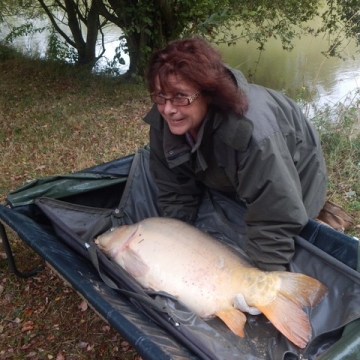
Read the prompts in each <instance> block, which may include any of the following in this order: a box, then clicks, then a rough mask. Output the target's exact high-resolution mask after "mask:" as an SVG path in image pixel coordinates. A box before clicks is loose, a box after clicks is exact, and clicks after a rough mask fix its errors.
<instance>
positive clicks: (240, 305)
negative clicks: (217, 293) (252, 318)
mask: <svg viewBox="0 0 360 360" xmlns="http://www.w3.org/2000/svg"><path fill="white" fill-rule="evenodd" d="M234 307H235V308H236V309H239V310H241V311H242V312H247V313H249V314H250V315H259V314H261V311H260V310H259V309H257V308H256V307H254V306H249V305H248V304H247V302H246V300H245V297H244V295H243V294H236V295H235V297H234Z"/></svg>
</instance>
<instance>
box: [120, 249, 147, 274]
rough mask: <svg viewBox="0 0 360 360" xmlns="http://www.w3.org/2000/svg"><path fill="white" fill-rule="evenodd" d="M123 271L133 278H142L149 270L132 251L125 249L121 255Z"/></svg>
mask: <svg viewBox="0 0 360 360" xmlns="http://www.w3.org/2000/svg"><path fill="white" fill-rule="evenodd" d="M122 256H123V260H124V269H125V270H126V271H127V272H128V273H129V274H130V275H132V276H134V277H140V276H144V275H145V274H146V273H147V272H148V271H149V270H150V269H149V267H148V266H147V265H146V264H145V263H144V262H143V260H142V259H141V257H140V256H139V255H138V254H137V253H136V252H135V251H134V250H132V249H127V250H126V251H124V252H123V254H122Z"/></svg>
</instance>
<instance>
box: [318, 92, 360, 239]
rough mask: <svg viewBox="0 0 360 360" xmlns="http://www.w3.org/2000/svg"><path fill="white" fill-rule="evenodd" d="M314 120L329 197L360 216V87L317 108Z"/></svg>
mask: <svg viewBox="0 0 360 360" xmlns="http://www.w3.org/2000/svg"><path fill="white" fill-rule="evenodd" d="M312 121H313V123H314V124H315V125H316V126H317V128H318V130H319V133H320V134H321V144H322V148H323V151H324V154H325V158H326V164H327V171H328V178H329V186H328V197H329V198H330V199H332V200H333V201H334V202H335V203H340V204H342V205H343V206H344V207H345V208H346V209H347V210H348V211H349V212H350V213H352V215H354V216H355V217H356V216H360V183H359V179H360V90H358V91H355V92H354V93H353V94H349V96H348V98H347V100H346V101H344V102H342V103H338V104H336V105H335V106H325V107H324V108H322V109H316V110H315V114H314V117H313V119H312ZM357 236H359V235H357Z"/></svg>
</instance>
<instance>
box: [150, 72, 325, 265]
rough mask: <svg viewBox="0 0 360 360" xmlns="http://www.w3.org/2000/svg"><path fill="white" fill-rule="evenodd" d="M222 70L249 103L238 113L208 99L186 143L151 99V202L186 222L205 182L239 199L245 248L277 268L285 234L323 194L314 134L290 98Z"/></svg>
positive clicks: (285, 248)
mask: <svg viewBox="0 0 360 360" xmlns="http://www.w3.org/2000/svg"><path fill="white" fill-rule="evenodd" d="M229 72H230V74H232V76H233V77H234V79H236V81H237V83H238V86H239V87H240V88H241V89H242V90H243V91H244V92H245V94H246V95H247V97H248V101H249V109H248V111H247V112H246V114H245V116H244V117H241V118H240V117H239V116H236V115H234V114H232V113H224V112H220V111H219V110H218V109H216V108H214V107H212V106H210V107H209V109H208V112H207V115H206V118H205V120H204V122H203V124H202V126H201V128H200V130H199V133H198V137H197V139H196V143H195V144H193V145H192V146H190V145H189V143H188V142H187V141H186V138H185V136H184V135H182V136H179V135H174V134H172V133H171V132H170V130H169V128H168V125H167V123H166V122H165V121H164V120H163V119H162V117H161V115H160V113H159V112H158V110H157V107H156V105H154V107H153V108H152V109H151V110H150V112H149V113H148V114H147V115H146V116H145V118H144V120H145V122H147V123H148V124H150V168H151V173H152V175H153V177H154V179H155V181H156V184H157V187H158V190H159V195H158V204H159V206H160V208H161V209H162V210H163V212H164V216H168V217H175V218H179V219H182V220H184V221H187V222H192V221H193V220H194V219H195V217H196V213H197V208H198V204H199V200H200V198H201V196H202V194H203V192H204V189H205V188H206V187H209V188H213V189H217V190H220V191H223V192H226V193H229V195H230V196H233V198H237V199H241V200H242V201H243V202H244V203H245V205H246V207H247V212H246V216H245V219H244V220H245V222H246V225H247V234H246V235H247V237H248V243H247V249H246V250H247V253H248V254H249V256H250V258H251V259H252V260H253V261H254V263H255V265H257V266H258V267H260V268H261V269H264V270H282V269H285V268H286V264H288V263H289V261H290V260H291V259H292V256H293V254H294V240H293V237H294V236H295V235H297V234H299V232H300V231H301V230H302V228H303V227H304V226H305V225H306V223H307V222H308V219H309V218H314V217H316V216H317V215H318V213H319V211H320V209H321V208H322V206H323V204H324V202H325V196H326V168H325V162H324V158H323V154H322V150H321V146H320V141H319V137H318V134H317V133H316V131H315V130H314V128H313V127H312V125H311V124H310V123H309V122H308V121H307V119H306V118H305V116H304V115H303V114H302V112H301V110H300V108H299V107H298V106H297V104H296V103H295V102H294V101H292V100H291V99H289V98H287V97H286V96H284V95H282V94H281V93H279V92H277V91H274V90H271V89H267V88H264V87H262V86H258V85H254V84H248V83H247V82H246V79H245V77H244V76H243V74H242V73H241V72H240V71H237V70H234V69H229Z"/></svg>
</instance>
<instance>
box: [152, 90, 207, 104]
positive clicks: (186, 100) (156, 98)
mask: <svg viewBox="0 0 360 360" xmlns="http://www.w3.org/2000/svg"><path fill="white" fill-rule="evenodd" d="M200 93H201V91H198V92H196V93H195V94H193V95H191V96H187V97H186V96H184V97H172V98H166V97H165V96H162V95H158V94H155V93H152V94H150V98H151V100H152V101H153V102H154V103H155V104H158V105H165V104H166V101H170V102H171V104H173V105H175V106H188V105H190V104H191V103H192V102H193V101H194V100H195V99H197V98H198V97H199V95H200Z"/></svg>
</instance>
